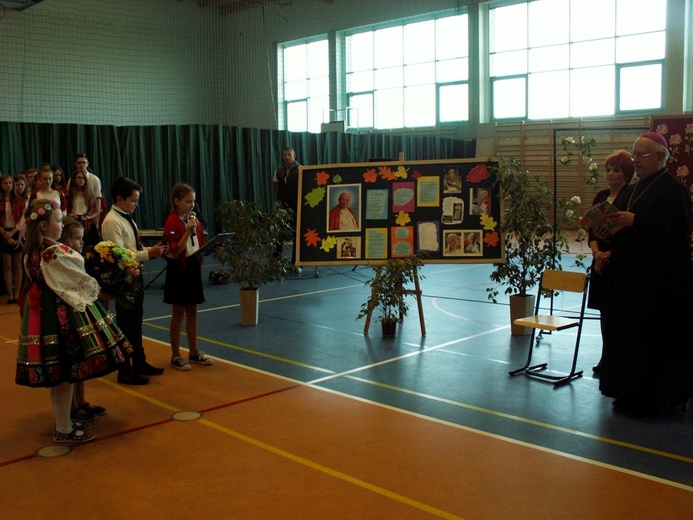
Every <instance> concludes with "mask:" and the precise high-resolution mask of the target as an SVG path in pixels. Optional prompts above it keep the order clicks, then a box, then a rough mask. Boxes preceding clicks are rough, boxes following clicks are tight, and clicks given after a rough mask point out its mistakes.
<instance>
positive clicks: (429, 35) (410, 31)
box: [404, 20, 436, 63]
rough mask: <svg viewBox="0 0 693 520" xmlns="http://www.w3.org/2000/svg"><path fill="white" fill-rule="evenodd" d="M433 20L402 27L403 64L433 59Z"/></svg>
mask: <svg viewBox="0 0 693 520" xmlns="http://www.w3.org/2000/svg"><path fill="white" fill-rule="evenodd" d="M435 50H436V47H435V26H434V25H433V20H429V21H427V22H420V23H413V24H409V25H405V26H404V62H405V63H422V62H424V61H433V60H434V59H435Z"/></svg>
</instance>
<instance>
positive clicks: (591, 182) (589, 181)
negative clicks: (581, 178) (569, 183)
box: [587, 177, 597, 184]
mask: <svg viewBox="0 0 693 520" xmlns="http://www.w3.org/2000/svg"><path fill="white" fill-rule="evenodd" d="M587 184H597V179H595V178H594V177H590V178H589V179H587Z"/></svg>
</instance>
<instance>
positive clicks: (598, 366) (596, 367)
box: [592, 363, 602, 375]
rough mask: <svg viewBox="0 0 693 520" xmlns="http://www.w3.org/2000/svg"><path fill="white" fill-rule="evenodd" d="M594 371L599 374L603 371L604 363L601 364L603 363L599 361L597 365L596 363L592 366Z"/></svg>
mask: <svg viewBox="0 0 693 520" xmlns="http://www.w3.org/2000/svg"><path fill="white" fill-rule="evenodd" d="M592 372H594V373H595V374H597V375H599V374H601V373H602V364H601V363H597V364H596V365H594V366H593V367H592Z"/></svg>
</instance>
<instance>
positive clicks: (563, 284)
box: [541, 269, 587, 293]
mask: <svg viewBox="0 0 693 520" xmlns="http://www.w3.org/2000/svg"><path fill="white" fill-rule="evenodd" d="M586 285H587V275H586V274H585V273H577V272H575V271H558V270H556V269H547V270H546V271H544V273H543V274H542V276H541V287H542V289H547V290H551V291H568V292H575V293H581V292H583V291H584V290H585V287H586Z"/></svg>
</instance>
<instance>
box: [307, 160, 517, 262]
mask: <svg viewBox="0 0 693 520" xmlns="http://www.w3.org/2000/svg"><path fill="white" fill-rule="evenodd" d="M497 166H498V161H494V160H491V161H489V160H486V159H450V160H442V161H438V160H436V161H422V162H408V161H392V162H369V163H359V164H328V165H318V166H301V168H300V171H299V205H298V215H297V221H296V264H297V265H333V264H354V265H358V264H369V263H377V262H379V261H384V260H387V259H389V258H402V257H407V256H410V255H411V254H412V253H415V252H416V253H422V255H423V257H424V262H426V263H435V262H438V263H460V262H461V263H482V262H500V261H503V260H504V256H503V247H502V243H501V236H500V232H499V222H500V215H501V214H502V208H501V203H500V199H499V197H498V196H497V186H496V183H495V170H494V168H495V167H497Z"/></svg>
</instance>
